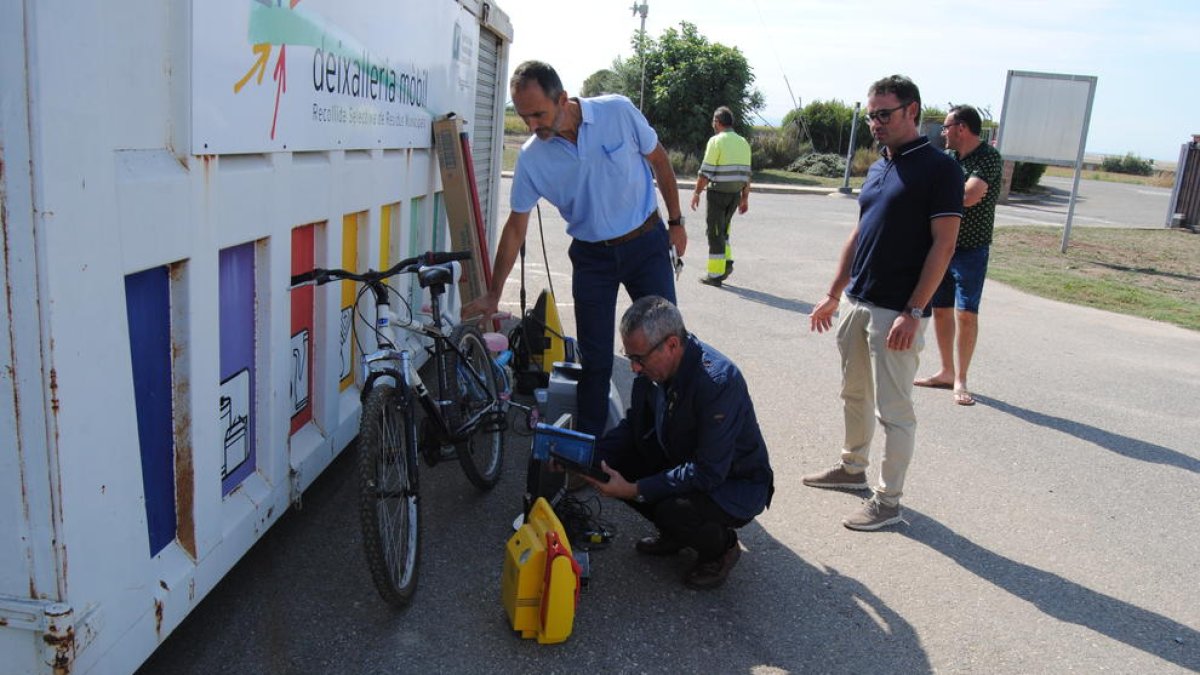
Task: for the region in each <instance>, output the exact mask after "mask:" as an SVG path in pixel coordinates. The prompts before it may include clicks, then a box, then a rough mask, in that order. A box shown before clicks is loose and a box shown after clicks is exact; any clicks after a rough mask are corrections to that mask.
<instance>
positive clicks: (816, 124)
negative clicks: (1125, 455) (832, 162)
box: [781, 99, 874, 156]
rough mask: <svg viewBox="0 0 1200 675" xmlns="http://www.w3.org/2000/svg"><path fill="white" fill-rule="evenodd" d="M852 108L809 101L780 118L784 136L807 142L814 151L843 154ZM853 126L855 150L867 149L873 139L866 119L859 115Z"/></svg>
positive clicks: (852, 118) (841, 103)
mask: <svg viewBox="0 0 1200 675" xmlns="http://www.w3.org/2000/svg"><path fill="white" fill-rule="evenodd" d="M851 122H854V108H852V107H850V106H848V105H846V104H845V103H843V102H842V101H839V100H837V99H833V100H829V101H811V102H809V104H808V105H806V106H804V107H803V108H801V109H799V110H792V111H791V112H789V113H788V114H787V115H784V117H783V124H782V125H781V128H782V130H783V133H784V134H785V135H787V136H789V137H794V138H796V139H797V141H803V140H806V139H807V140H809V141H810V142H811V143H812V149H813V152H831V153H834V154H839V155H843V156H844V155H845V154H846V144H847V143H848V142H849V139H850V127H851ZM853 126H854V148H855V149H858V148H867V147H870V146H871V143H872V142H873V140H874V139H872V138H871V130H870V129H869V128H868V127H867V122H866V118H865V117H863V116H862V115H860V116H859V119H858V121H857V122H856V123H855V124H854V125H853Z"/></svg>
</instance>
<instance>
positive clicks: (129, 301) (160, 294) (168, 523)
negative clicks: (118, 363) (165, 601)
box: [125, 266, 176, 556]
mask: <svg viewBox="0 0 1200 675" xmlns="http://www.w3.org/2000/svg"><path fill="white" fill-rule="evenodd" d="M125 312H126V319H127V320H128V322H129V354H130V361H131V366H132V369H133V398H134V406H135V409H136V413H137V429H138V448H139V450H140V454H141V463H142V489H143V491H144V492H145V495H146V527H147V531H148V534H149V538H150V555H151V556H155V555H158V553H159V552H160V551H162V550H163V548H164V547H166V545H167V544H169V543H171V541H173V540H174V539H175V527H176V518H175V435H174V420H173V419H172V416H171V415H172V389H171V282H170V276H169V274H168V270H167V267H166V266H163V267H155V268H152V269H148V270H145V271H143V272H138V273H136V274H130V275H128V276H126V277H125Z"/></svg>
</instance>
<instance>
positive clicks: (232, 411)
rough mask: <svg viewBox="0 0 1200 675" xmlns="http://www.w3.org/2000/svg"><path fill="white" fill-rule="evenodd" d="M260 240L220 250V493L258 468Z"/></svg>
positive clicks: (227, 491) (233, 486) (235, 484)
mask: <svg viewBox="0 0 1200 675" xmlns="http://www.w3.org/2000/svg"><path fill="white" fill-rule="evenodd" d="M254 256H255V244H254V242H250V243H247V244H242V245H240V246H234V247H232V248H227V249H224V250H223V251H221V253H220V256H219V262H218V274H217V277H218V280H217V285H218V288H217V297H218V300H219V304H220V307H219V308H218V316H219V317H220V341H221V354H220V359H221V364H220V371H221V373H220V376H221V389H220V398H219V404H218V408H217V409H218V413H219V415H220V417H219V422H218V423H219V424H220V427H219V429H220V431H219V433H218V437H220V438H221V439H222V441H221V495H222V496H224V495H227V494H229V493H230V492H232V491H233V490H234V489H235V488H236V487H237V486H238V485H240V484H241V483H242V481H243V480H245V478H246V476H249V475H250V474H251V473H253V472H254V469H255V465H256V458H255V457H256V455H255V439H254V432H255V429H256V427H257V419H256V415H255V409H256V406H255V405H254V401H255V399H254V391H255V388H254V387H255V380H256V374H257V373H256V371H255V363H254V341H255V333H256V330H255V327H256V320H255V316H254V308H255V304H256V303H255V264H254Z"/></svg>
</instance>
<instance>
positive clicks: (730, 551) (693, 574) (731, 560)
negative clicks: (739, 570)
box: [683, 534, 742, 591]
mask: <svg viewBox="0 0 1200 675" xmlns="http://www.w3.org/2000/svg"><path fill="white" fill-rule="evenodd" d="M731 538H732V539H733V544H732V545H731V546H730V547H729V548H727V549H725V552H724V553H722V554H721V557H719V558H716V559H714V560H706V561H703V562H698V563H696V566H695V567H693V568H692V569H691V571H689V572H688V573H687V575H686V576H684V577H683V583H684V584H685V585H686V586H687V587H688V588H694V589H696V590H698V591H707V590H709V589H713V588H716V587H717V586H720V585H721V584H723V583H725V579H726V578H727V577H728V576H729V572H730V571H731V570H732V569H733V567H734V565H737V561H738V558H740V557H742V547H741V546H740V545H739V544H738V540H737V535H736V534H734V535H733V537H731Z"/></svg>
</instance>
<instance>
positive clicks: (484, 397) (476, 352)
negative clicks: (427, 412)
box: [447, 325, 505, 490]
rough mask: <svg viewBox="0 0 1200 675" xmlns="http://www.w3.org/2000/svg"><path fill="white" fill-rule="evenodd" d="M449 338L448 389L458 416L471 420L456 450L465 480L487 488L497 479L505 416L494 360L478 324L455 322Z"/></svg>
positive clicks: (498, 477)
mask: <svg viewBox="0 0 1200 675" xmlns="http://www.w3.org/2000/svg"><path fill="white" fill-rule="evenodd" d="M450 340H451V341H452V342H453V343H454V344H455V345H456V346H457V347H458V353H454V352H451V354H450V355H451V356H452V357H453V358H451V359H449V360H450V363H449V364H448V370H449V377H448V378H447V379H448V380H449V384H450V393H451V394H453V395H454V396H455V405H457V406H458V419H460V420H462V421H463V422H464V423H467V424H474V427H473V430H472V432H471V433H470V434H469V435H468V436H467V438H466V439H465V440H463V441H461V442H459V443H458V445H457V448H456V454H457V455H458V461H459V462H460V463H461V464H462V468H463V473H465V474H466V475H467V480H469V481H471V483H473V484H474V485H475V487H477V488H479V489H480V490H490V489H491V488H492V487H493V486H495V485H496V482H497V481H499V480H500V466H501V464H502V463H503V461H504V428H505V419H504V410H503V408H502V407H501V405H500V397H499V391H498V387H497V385H496V370H495V364H494V363H493V362H492V355H491V353H490V352H488V349H487V345H486V344H485V343H484V341H483V335H482V334H480V332H479V329H478V328H475V327H474V326H468V325H459V326H456V327H455V328H454V331H453V332H452V333H451V334H450ZM471 420H474V421H473V422H472V421H471Z"/></svg>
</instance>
